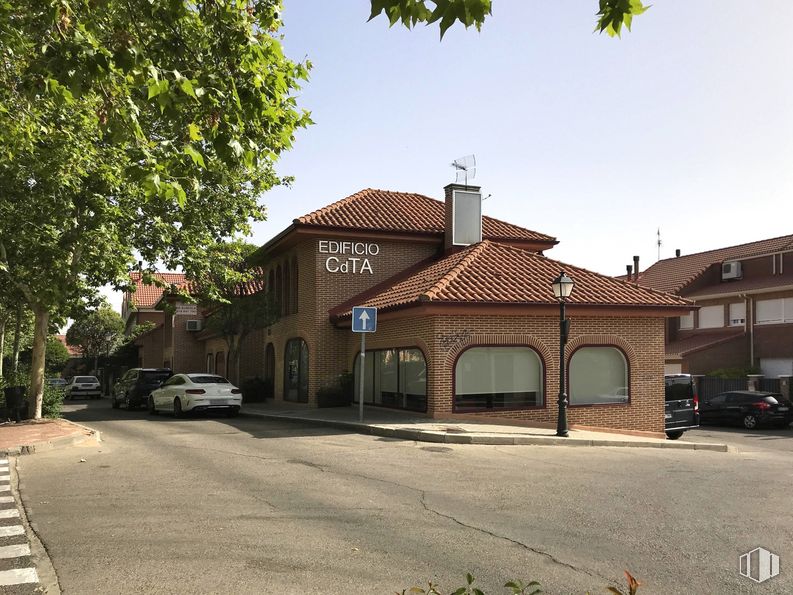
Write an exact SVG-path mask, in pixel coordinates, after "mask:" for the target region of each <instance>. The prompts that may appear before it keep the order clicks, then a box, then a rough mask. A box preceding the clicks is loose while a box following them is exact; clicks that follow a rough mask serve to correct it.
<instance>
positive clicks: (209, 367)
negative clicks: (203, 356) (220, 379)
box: [206, 353, 215, 374]
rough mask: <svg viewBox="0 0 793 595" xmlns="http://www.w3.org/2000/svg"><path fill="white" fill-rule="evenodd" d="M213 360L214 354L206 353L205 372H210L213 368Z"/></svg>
mask: <svg viewBox="0 0 793 595" xmlns="http://www.w3.org/2000/svg"><path fill="white" fill-rule="evenodd" d="M214 362H215V356H213V355H212V354H211V353H207V369H206V371H207V374H212V373H213V372H214V370H213V369H212V364H213V363H214Z"/></svg>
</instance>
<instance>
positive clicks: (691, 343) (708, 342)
mask: <svg viewBox="0 0 793 595" xmlns="http://www.w3.org/2000/svg"><path fill="white" fill-rule="evenodd" d="M743 335H744V331H743V329H742V328H737V329H730V330H729V331H721V332H718V331H717V332H711V333H697V334H695V335H691V336H690V337H684V338H682V339H678V340H677V341H672V342H671V343H667V344H666V348H665V349H666V357H667V358H682V357H685V356H686V355H688V354H689V353H694V352H695V351H700V350H701V349H705V348H707V347H713V346H714V345H719V344H720V343H726V342H727V341H732V340H733V339H737V338H738V337H741V336H743Z"/></svg>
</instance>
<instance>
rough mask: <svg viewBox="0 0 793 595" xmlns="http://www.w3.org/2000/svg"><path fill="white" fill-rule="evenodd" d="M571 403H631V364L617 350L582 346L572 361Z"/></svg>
mask: <svg viewBox="0 0 793 595" xmlns="http://www.w3.org/2000/svg"><path fill="white" fill-rule="evenodd" d="M569 393H570V404H571V405H602V404H604V403H627V402H628V364H627V362H626V361H625V356H624V355H623V354H622V352H621V351H620V350H619V349H616V348H615V347H582V348H581V349H578V350H576V352H575V353H574V354H573V356H572V357H571V358H570V388H569Z"/></svg>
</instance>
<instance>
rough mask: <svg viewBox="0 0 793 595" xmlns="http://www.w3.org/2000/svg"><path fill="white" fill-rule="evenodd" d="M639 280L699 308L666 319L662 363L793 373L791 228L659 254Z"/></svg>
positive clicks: (701, 370)
mask: <svg viewBox="0 0 793 595" xmlns="http://www.w3.org/2000/svg"><path fill="white" fill-rule="evenodd" d="M638 283H639V284H641V285H643V286H645V287H651V288H654V289H659V290H662V291H667V292H670V293H675V294H677V295H679V296H682V297H685V298H687V299H688V300H691V301H692V302H693V303H695V304H696V305H697V306H698V308H697V309H696V310H692V311H691V312H690V313H688V314H686V315H682V316H680V317H677V318H671V319H669V320H668V322H667V331H666V332H667V343H666V349H665V351H666V371H667V372H668V373H680V372H684V373H691V374H707V373H708V372H712V371H713V370H716V369H720V368H748V367H755V368H759V369H760V370H761V371H762V373H763V374H764V375H765V376H770V377H777V376H790V375H793V235H788V236H783V237H779V238H772V239H768V240H761V241H758V242H751V243H748V244H742V245H739V246H729V247H727V248H719V249H716V250H709V251H707V252H700V253H698V254H690V255H686V256H679V253H678V256H677V257H675V258H668V259H665V260H660V261H658V262H656V263H655V264H654V265H652V266H651V267H649V268H648V269H647V270H646V271H644V272H643V273H641V274H640V275H639V277H638Z"/></svg>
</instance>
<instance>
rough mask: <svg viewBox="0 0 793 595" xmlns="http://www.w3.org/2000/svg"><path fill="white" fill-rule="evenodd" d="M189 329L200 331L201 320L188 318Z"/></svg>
mask: <svg viewBox="0 0 793 595" xmlns="http://www.w3.org/2000/svg"><path fill="white" fill-rule="evenodd" d="M187 330H188V331H200V330H201V321H200V320H188V321H187Z"/></svg>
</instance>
